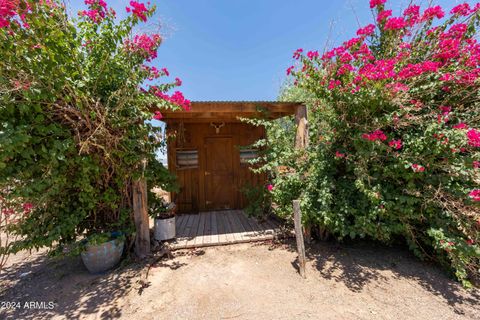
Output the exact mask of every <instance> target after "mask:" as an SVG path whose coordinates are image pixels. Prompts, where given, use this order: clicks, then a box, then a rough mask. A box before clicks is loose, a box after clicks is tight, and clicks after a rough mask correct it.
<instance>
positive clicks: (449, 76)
mask: <svg viewBox="0 0 480 320" xmlns="http://www.w3.org/2000/svg"><path fill="white" fill-rule="evenodd" d="M452 80H453V77H452V74H450V73H445V74H443V75H442V76H441V77H440V81H452Z"/></svg>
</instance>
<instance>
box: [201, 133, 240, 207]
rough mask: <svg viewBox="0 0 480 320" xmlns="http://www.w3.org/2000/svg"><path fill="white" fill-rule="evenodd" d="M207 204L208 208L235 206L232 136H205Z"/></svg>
mask: <svg viewBox="0 0 480 320" xmlns="http://www.w3.org/2000/svg"><path fill="white" fill-rule="evenodd" d="M204 146H205V158H206V159H205V162H206V163H205V169H206V170H205V182H204V183H205V206H206V209H207V210H228V209H233V208H234V202H233V200H234V190H233V185H234V172H233V150H232V138H231V137H224V138H220V137H219V138H217V137H214V138H205V143H204Z"/></svg>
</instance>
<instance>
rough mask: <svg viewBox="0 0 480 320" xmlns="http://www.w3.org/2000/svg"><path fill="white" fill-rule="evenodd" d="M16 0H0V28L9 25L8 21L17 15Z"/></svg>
mask: <svg viewBox="0 0 480 320" xmlns="http://www.w3.org/2000/svg"><path fill="white" fill-rule="evenodd" d="M18 5H19V2H18V1H14V0H0V28H6V27H8V26H10V21H11V19H12V18H13V17H15V16H16V15H17V10H18Z"/></svg>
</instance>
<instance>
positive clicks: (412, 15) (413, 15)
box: [403, 5, 420, 25]
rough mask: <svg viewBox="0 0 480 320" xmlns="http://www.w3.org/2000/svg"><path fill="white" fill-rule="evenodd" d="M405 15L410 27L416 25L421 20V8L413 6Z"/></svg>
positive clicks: (404, 12)
mask: <svg viewBox="0 0 480 320" xmlns="http://www.w3.org/2000/svg"><path fill="white" fill-rule="evenodd" d="M403 15H404V16H405V17H406V18H407V19H408V21H409V22H410V23H409V24H410V25H414V24H415V23H416V22H417V21H418V20H419V18H420V6H418V5H411V6H409V7H408V8H407V9H405V11H403Z"/></svg>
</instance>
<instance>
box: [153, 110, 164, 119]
mask: <svg viewBox="0 0 480 320" xmlns="http://www.w3.org/2000/svg"><path fill="white" fill-rule="evenodd" d="M162 118H163V115H162V113H161V112H160V111H155V114H154V115H153V119H155V120H162Z"/></svg>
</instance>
